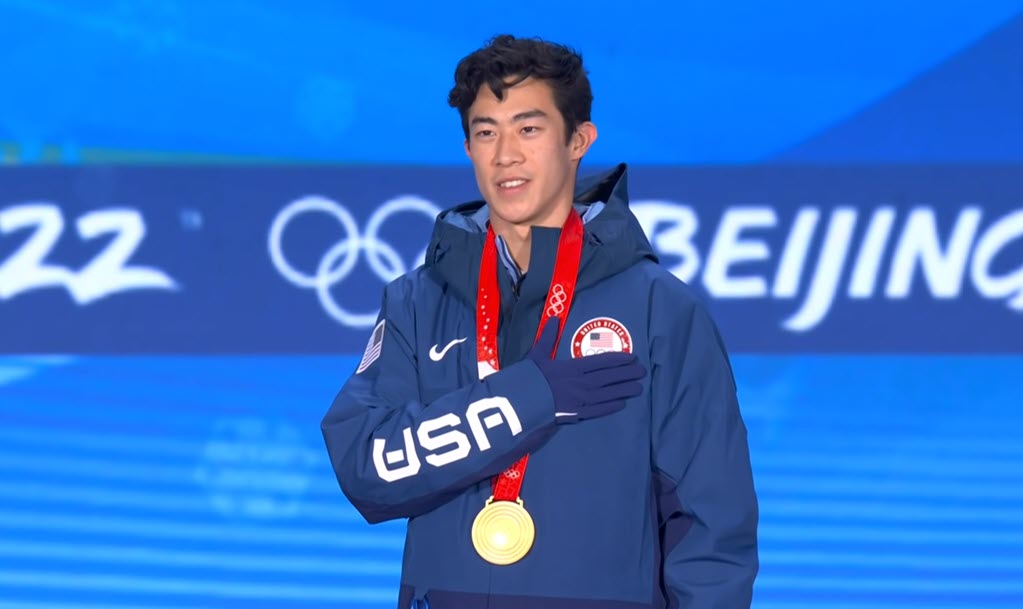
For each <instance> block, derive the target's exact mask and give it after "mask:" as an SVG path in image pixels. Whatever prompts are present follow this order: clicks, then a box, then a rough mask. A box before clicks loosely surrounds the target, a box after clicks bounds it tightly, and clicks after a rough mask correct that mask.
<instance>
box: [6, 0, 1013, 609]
mask: <svg viewBox="0 0 1023 609" xmlns="http://www.w3.org/2000/svg"><path fill="white" fill-rule="evenodd" d="M631 6H632V8H628V9H626V8H625V7H624V5H622V4H621V3H610V2H588V3H586V4H585V6H583V5H572V6H571V7H569V6H568V5H566V6H564V7H559V6H548V5H547V3H541V2H532V1H527V2H518V3H515V4H513V5H484V4H468V3H466V4H461V5H458V4H448V5H427V4H421V3H400V2H399V3H396V2H388V3H369V2H366V3H348V2H325V1H312V2H301V3H296V2H287V3H286V2H270V1H253V2H240V1H235V2H210V3H203V4H200V3H188V2H179V1H172V0H143V1H138V2H132V1H127V0H125V1H119V2H91V3H86V2H56V1H28V0H25V1H13V0H0V41H2V42H0V158H2V159H3V162H4V163H5V164H6V165H9V167H6V168H0V185H2V184H3V180H4V176H5V172H17V171H19V167H20V166H24V165H35V164H40V163H44V164H45V163H66V164H78V163H110V162H115V163H132V164H137V163H150V162H157V163H164V162H173V163H180V162H187V163H190V164H194V163H244V164H257V163H267V162H270V163H275V162H285V163H343V164H347V165H352V164H356V165H358V164H373V165H403V164H414V165H424V166H439V165H463V166H464V165H466V163H467V162H466V159H465V157H464V153H463V152H462V147H461V137H462V136H461V131H460V126H459V122H458V119H457V115H456V113H455V112H454V111H453V110H451V109H449V108H447V106H446V104H445V98H446V94H447V90H448V88H449V86H450V81H451V74H452V71H453V67H454V64H455V63H456V62H457V60H458V59H459V58H460V57H462V56H463V55H464V54H466V53H467V52H468V51H470V50H472V49H474V48H476V47H477V46H479V45H480V44H481V43H482V42H483V41H484V40H485V39H486V38H487V37H489V36H490V35H492V34H494V33H497V32H500V31H510V32H514V33H518V34H537V35H542V36H545V37H549V38H552V39H556V40H558V41H562V42H566V43H569V44H571V45H575V46H577V47H578V48H579V49H580V50H582V51H583V53H584V56H585V58H586V62H587V65H588V67H589V70H590V73H591V78H592V80H593V83H594V89H595V94H596V101H595V106H594V120H595V121H596V122H597V124H598V126H599V127H600V139H599V141H598V143H597V145H596V146H595V147H594V149H593V151H592V153H591V155H590V156H589V157H588V162H590V163H592V164H597V165H607V164H610V163H615V162H618V161H622V160H624V161H628V162H630V163H634V164H639V165H685V166H694V167H699V166H704V165H737V164H758V165H759V164H764V165H774V164H785V165H804V166H805V165H828V166H844V165H859V164H872V165H890V166H894V167H899V166H907V167H908V166H919V165H928V164H931V165H933V164H945V165H990V166H1002V167H1005V166H1007V167H1011V168H1017V169H1018V168H1020V167H1023V112H1021V111H1020V108H1023V0H988V1H985V2H982V3H977V2H969V3H968V2H965V1H962V2H923V1H915V2H913V1H906V2H883V1H880V0H863V1H861V2H857V3H822V2H811V1H809V0H792V1H789V2H782V3H759V2H752V1H749V0H744V1H730V2H718V3H710V2H687V3H679V4H677V5H669V4H667V3H657V2H647V1H638V2H635V3H633V4H632V5H631ZM582 9H584V10H582ZM1021 179H1023V172H1021ZM413 188H414V185H409V189H413ZM0 195H3V192H2V190H0ZM10 203H13V201H9V200H7V199H6V198H2V199H0V207H3V206H5V205H8V204H10ZM964 203H965V202H964ZM1020 205H1023V201H1021V202H1020ZM240 209H244V208H243V207H242V208H240ZM3 239H5V237H3V236H0V240H3ZM365 289H366V290H370V291H376V290H379V285H378V282H375V281H371V282H368V283H367V284H366V287H365ZM964 306H968V305H964ZM9 310H10V308H8V309H7V311H9ZM4 314H5V303H4V301H0V315H4ZM22 315H24V314H22ZM19 319H21V320H22V323H25V324H30V325H32V324H40V325H42V324H47V323H48V320H47V319H42V318H40V317H39V316H35V317H33V316H31V315H29V316H27V317H22V318H19ZM868 321H869V320H868ZM1015 323H1016V324H1021V323H1023V319H1019V318H1016V321H1015ZM1017 327H1018V326H1017ZM258 331H259V329H258V328H254V329H253V332H258ZM723 331H724V333H725V334H726V335H727V334H728V328H723ZM849 331H850V332H854V331H856V330H854V329H853V328H849ZM936 331H941V329H936ZM1015 334H1018V331H1017V332H1014V333H1008V335H1009V336H1013V335H1015ZM1000 351H1008V352H1011V351H1015V352H1016V354H1015V355H1000V356H985V355H982V354H963V353H954V352H947V353H934V354H922V355H921V354H916V355H912V356H910V355H898V354H885V355H862V354H861V355H855V356H854V355H840V354H838V355H836V354H828V355H824V354H820V353H812V352H807V353H790V354H784V355H764V354H757V353H745V352H738V353H735V354H734V356H733V360H734V366H735V374H736V378H737V382H738V385H739V394H740V401H741V404H742V408H743V414H744V417H745V420H746V422H747V425H748V427H749V431H750V447H751V451H752V457H753V464H754V470H755V474H756V482H757V489H758V492H759V496H760V498H761V558H762V571H761V576H760V578H759V579H758V583H757V588H756V600H755V607H756V608H757V609H804V608H805V609H809V608H811V607H812V608H830V609H852V608H882V609H886V608H889V607H890V608H894V607H933V608H946V607H963V608H984V607H991V608H1006V609H1008V608H1010V607H1014V608H1018V607H1021V606H1023V437H1021V436H1023V434H1021V432H1020V426H1021V424H1023V414H1021V409H1020V406H1021V405H1023V380H1021V379H1023V345H1016V346H1013V345H1005V348H1003V349H1001V350H1000ZM0 352H5V353H7V354H6V355H0V608H8V609H37V608H43V607H55V608H62V609H94V608H99V607H111V608H119V609H127V608H140V607H154V608H170V607H190V608H191V607H198V608H213V607H240V606H245V607H353V608H363V607H365V608H376V607H390V606H393V604H394V600H395V598H396V588H397V582H398V577H399V569H400V559H401V549H402V543H403V532H404V524H403V523H401V522H391V523H385V524H382V525H377V526H373V527H370V526H368V525H366V524H365V523H364V522H362V520H361V518H360V517H359V516H358V514H357V513H356V512H355V511H354V510H353V508H351V507H350V506H349V505H348V504H347V502H346V500H345V499H344V497H343V496H342V494H341V493H340V491H339V490H338V489H337V485H336V482H335V481H334V479H333V474H332V472H331V471H330V467H329V464H328V463H327V460H326V453H325V451H324V450H323V447H322V440H321V438H320V436H319V429H318V422H319V418H320V417H321V416H322V414H323V412H324V411H325V410H326V408H327V406H328V405H329V403H330V400H331V398H332V397H333V394H334V392H335V391H336V390H337V389H338V388H339V387H340V385H341V383H342V382H343V380H344V379H345V378H346V377H347V375H348V374H350V373H351V371H352V370H353V369H354V368H355V364H356V362H357V359H358V355H357V354H356V353H338V354H337V355H335V356H329V357H328V356H313V355H307V354H301V353H287V354H283V353H282V354H279V355H259V356H256V355H250V356H242V355H231V356H227V355H224V356H216V355H204V356H198V355H187V354H184V355H176V356H160V355H153V356H145V357H137V356H132V357H129V356H102V357H101V356H85V355H75V354H70V355H67V354H59V355H46V354H30V355H26V354H19V353H13V354H11V353H9V350H6V349H5V348H4V346H3V336H2V335H0ZM553 576H556V574H554V575H553Z"/></svg>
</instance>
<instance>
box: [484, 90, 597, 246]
mask: <svg viewBox="0 0 1023 609" xmlns="http://www.w3.org/2000/svg"><path fill="white" fill-rule="evenodd" d="M468 121H469V138H468V140H467V141H466V142H465V151H466V154H468V155H469V158H470V159H471V160H472V165H473V169H474V170H475V172H476V182H477V184H478V185H479V189H480V193H481V194H482V195H483V198H484V199H485V200H486V201H487V203H488V204H489V205H490V217H491V223H492V224H493V225H494V229H495V230H497V231H498V232H501V231H502V229H504V228H510V227H520V228H528V227H530V226H560V225H561V222H562V221H563V220H564V217H565V215H566V214H567V213H568V209H569V208H570V207H571V205H572V195H573V192H572V191H573V189H574V187H575V171H576V167H577V166H578V162H579V159H581V158H582V156H583V154H585V153H586V150H587V149H588V148H589V145H590V144H591V143H592V141H593V139H595V138H596V128H595V127H594V126H593V125H592V123H584V124H582V125H580V127H579V128H577V129H576V131H575V133H573V135H572V136H571V137H570V138H569V140H568V142H567V143H566V141H565V122H564V119H563V118H562V116H561V112H559V111H558V108H557V106H556V105H555V104H554V94H553V91H552V90H551V87H550V85H548V84H547V83H546V82H544V81H542V80H535V79H532V78H528V79H526V80H524V81H522V82H521V83H519V84H517V85H515V86H513V87H510V88H508V89H506V90H505V92H504V99H503V100H500V101H499V100H498V99H497V96H495V95H494V93H493V91H491V90H490V87H488V86H483V87H481V88H480V91H479V94H478V95H477V96H476V101H475V102H473V104H472V106H471V107H470V108H469V115H468Z"/></svg>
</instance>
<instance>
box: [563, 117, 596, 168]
mask: <svg viewBox="0 0 1023 609" xmlns="http://www.w3.org/2000/svg"><path fill="white" fill-rule="evenodd" d="M595 141H597V126H596V125H594V124H593V123H591V122H590V121H586V122H585V123H579V125H578V126H576V128H575V131H573V132H572V136H571V137H570V138H569V140H568V147H569V149H570V155H571V156H570V157H569V158H570V159H571V160H573V161H578V160H579V159H581V158H583V157H584V156H586V152H587V151H588V150H589V149H590V146H592V145H593V142H595Z"/></svg>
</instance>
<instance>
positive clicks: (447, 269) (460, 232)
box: [425, 164, 657, 302]
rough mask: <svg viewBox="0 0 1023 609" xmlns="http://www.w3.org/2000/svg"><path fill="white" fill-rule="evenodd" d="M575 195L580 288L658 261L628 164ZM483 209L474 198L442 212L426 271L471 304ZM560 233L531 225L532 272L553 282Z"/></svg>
mask: <svg viewBox="0 0 1023 609" xmlns="http://www.w3.org/2000/svg"><path fill="white" fill-rule="evenodd" d="M574 199H575V207H576V210H577V211H579V212H580V213H581V214H582V216H583V219H584V221H585V225H584V228H585V233H584V242H583V252H582V260H581V263H580V267H579V277H578V279H577V284H576V289H578V290H581V289H584V288H586V287H587V286H590V285H593V284H595V283H597V282H599V281H601V280H602V279H604V278H606V277H610V276H612V275H615V274H617V273H620V272H622V271H624V270H625V269H627V268H629V267H631V266H633V265H634V264H636V263H638V262H639V261H641V260H643V259H650V260H653V261H654V262H656V261H657V257H656V255H655V254H654V252H653V249H652V248H651V246H650V242H649V241H648V240H647V238H646V235H645V234H644V233H643V229H642V228H641V227H640V225H639V221H638V220H636V217H635V216H634V215H633V214H632V212H631V211H629V196H628V191H627V167H626V165H625V164H620V165H618V166H617V167H615V168H614V169H612V170H610V171H607V172H604V173H601V174H597V175H593V176H588V177H586V178H583V179H581V180H579V181H577V182H576V188H575V195H574ZM485 208H486V202H485V201H472V202H469V203H463V204H461V205H457V206H455V207H452V208H450V209H448V210H445V211H443V212H441V214H440V215H439V216H438V217H437V221H436V223H435V224H434V229H433V235H432V237H431V239H430V245H429V247H428V248H427V253H426V263H425V266H426V268H427V270H428V272H430V273H431V274H432V275H433V276H434V277H435V278H437V279H439V280H440V281H441V283H442V284H444V285H446V286H447V288H448V289H451V290H453V291H454V292H455V293H456V294H457V295H459V296H460V297H461V298H463V299H465V300H466V301H467V302H475V300H476V286H477V282H478V278H479V266H480V257H481V256H482V254H483V245H484V243H485V241H486V235H487V228H486V226H487V219H488V217H489V214H488V213H487V210H486V209H485ZM560 235H561V229H560V228H544V227H533V229H532V236H531V246H530V247H531V252H530V269H529V273H530V274H535V273H537V272H540V273H544V274H545V275H546V277H545V279H548V280H549V277H550V274H551V271H552V270H553V259H554V257H555V253H556V251H557V243H558V238H559V237H560ZM499 266H500V265H499Z"/></svg>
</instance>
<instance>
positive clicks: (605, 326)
mask: <svg viewBox="0 0 1023 609" xmlns="http://www.w3.org/2000/svg"><path fill="white" fill-rule="evenodd" d="M608 351H622V352H624V353H632V335H631V334H629V331H628V330H626V329H625V326H623V325H622V324H621V323H619V322H618V320H616V319H611V318H610V317H597V318H594V319H591V320H590V321H588V322H586V323H584V324H583V325H581V326H579V329H578V330H576V331H575V336H574V337H573V338H572V357H586V356H587V355H597V354H598V353H605V352H608Z"/></svg>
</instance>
